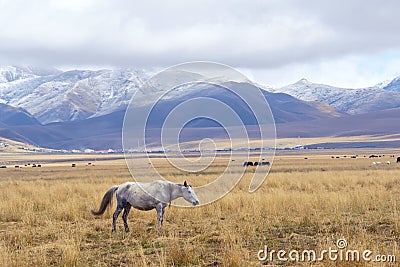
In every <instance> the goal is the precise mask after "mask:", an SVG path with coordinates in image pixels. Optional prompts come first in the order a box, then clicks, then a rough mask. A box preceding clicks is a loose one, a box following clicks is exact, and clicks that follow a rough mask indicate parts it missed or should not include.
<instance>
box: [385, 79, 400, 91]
mask: <svg viewBox="0 0 400 267" xmlns="http://www.w3.org/2000/svg"><path fill="white" fill-rule="evenodd" d="M383 89H385V90H389V91H395V92H400V77H397V78H395V79H393V80H392V81H391V82H389V83H388V84H386V85H385V86H384V87H383Z"/></svg>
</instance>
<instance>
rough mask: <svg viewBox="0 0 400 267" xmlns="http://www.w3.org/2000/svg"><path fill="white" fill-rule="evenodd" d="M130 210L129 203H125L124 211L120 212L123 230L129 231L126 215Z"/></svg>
mask: <svg viewBox="0 0 400 267" xmlns="http://www.w3.org/2000/svg"><path fill="white" fill-rule="evenodd" d="M130 211H131V204H129V203H127V204H126V206H125V208H124V213H123V214H122V219H123V220H124V226H125V232H129V226H128V215H129V212H130Z"/></svg>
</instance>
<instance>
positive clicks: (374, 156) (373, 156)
mask: <svg viewBox="0 0 400 267" xmlns="http://www.w3.org/2000/svg"><path fill="white" fill-rule="evenodd" d="M377 157H378V156H376V155H371V156H369V158H370V159H371V158H377Z"/></svg>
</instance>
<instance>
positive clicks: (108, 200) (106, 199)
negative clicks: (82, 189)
mask: <svg viewBox="0 0 400 267" xmlns="http://www.w3.org/2000/svg"><path fill="white" fill-rule="evenodd" d="M117 189H118V186H116V185H115V186H113V187H111V188H110V189H109V190H108V191H107V192H106V193H105V194H104V196H103V199H102V200H101V203H100V208H99V210H98V211H95V210H93V209H92V210H90V212H91V213H92V214H93V215H96V216H99V215H102V214H103V213H104V212H105V211H106V208H107V207H108V206H110V205H111V204H112V199H113V196H114V192H115V191H116V190H117Z"/></svg>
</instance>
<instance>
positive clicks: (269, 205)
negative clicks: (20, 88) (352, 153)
mask: <svg viewBox="0 0 400 267" xmlns="http://www.w3.org/2000/svg"><path fill="white" fill-rule="evenodd" d="M305 153H307V154H305ZM318 153H319V154H313V153H311V152H304V151H299V152H296V153H292V154H284V155H278V156H277V157H276V158H275V161H274V164H273V167H272V170H271V173H270V175H269V176H268V178H267V180H266V181H265V182H264V184H263V186H262V187H261V188H260V189H259V190H258V191H257V192H256V193H253V194H250V193H248V192H247V188H248V184H249V180H250V174H251V172H252V169H251V167H248V170H247V173H246V175H245V176H244V177H243V179H242V181H241V182H240V183H239V184H238V186H237V187H236V188H235V189H234V190H233V191H232V192H231V193H230V194H228V195H227V196H225V197H224V198H222V199H221V200H219V201H217V202H215V203H213V204H210V205H206V206H203V207H199V208H193V209H182V208H176V207H173V206H172V207H170V208H168V209H167V212H166V215H165V221H164V226H163V227H164V228H163V233H162V235H161V236H157V235H156V231H155V228H156V220H157V218H156V215H155V211H149V212H142V211H138V210H132V212H131V214H130V216H129V221H130V226H131V232H130V233H128V234H127V233H125V232H124V231H123V224H122V220H121V218H119V220H118V223H117V227H118V228H117V233H115V234H112V233H111V214H112V211H109V212H107V213H106V214H105V215H104V216H102V217H99V218H96V217H93V216H92V215H91V214H90V213H89V210H90V208H91V207H92V206H96V207H97V205H98V204H99V202H100V200H101V197H102V196H103V194H104V193H105V191H106V190H107V189H108V188H109V187H110V186H111V185H114V184H119V183H122V182H124V181H127V180H132V178H131V176H130V174H129V171H128V169H127V168H126V167H125V162H124V161H123V160H115V161H101V160H100V159H98V161H96V164H95V166H88V165H87V164H86V165H85V164H77V167H76V168H71V165H70V163H65V164H61V163H57V164H55V163H54V164H44V166H43V167H42V168H29V167H24V168H18V169H15V168H7V169H2V170H1V171H0V266H125V265H127V266H259V265H260V262H259V261H258V259H257V252H258V251H259V250H260V249H263V248H264V245H268V247H270V248H272V249H286V250H290V249H316V250H322V249H326V248H327V247H329V246H334V243H335V242H336V240H337V239H338V238H345V239H346V240H347V241H348V244H349V247H351V248H353V249H370V250H372V251H374V252H375V253H380V254H390V255H391V254H394V255H396V256H398V259H397V260H398V261H399V260H400V255H398V251H397V247H398V242H399V235H400V220H399V212H400V207H399V204H400V176H399V173H400V172H399V171H400V164H391V165H382V166H372V165H371V159H368V157H365V158H364V157H362V156H360V157H358V158H356V159H352V158H350V157H346V158H343V157H341V158H340V159H336V158H334V159H332V158H331V155H330V154H323V153H321V152H318ZM386 154H387V155H389V153H386ZM305 156H306V157H307V158H308V159H307V160H304V157H305ZM41 160H43V161H44V159H41ZM74 160H77V158H74ZM225 160H226V159H225V158H223V157H221V158H218V159H217V160H216V162H214V164H213V166H212V167H210V168H208V169H207V170H205V171H204V172H203V173H201V175H198V174H191V175H183V174H182V173H181V172H178V171H175V170H174V169H172V168H171V167H170V166H169V165H168V164H167V163H165V161H164V159H156V160H155V164H158V166H159V168H160V170H161V172H163V174H164V175H166V176H167V177H168V179H171V180H172V179H173V180H176V181H179V182H182V181H183V179H186V180H188V182H190V183H191V184H193V185H199V184H203V183H204V181H209V180H212V179H213V178H215V175H216V173H219V172H220V171H221V170H222V168H223V165H224V164H223V163H224V161H225ZM384 160H385V161H386V160H390V159H389V157H388V156H385V157H384V158H383V159H382V161H384ZM236 162H237V164H238V167H237V168H238V169H237V170H238V171H239V170H241V169H240V168H243V167H242V166H241V163H242V162H240V159H237V160H236ZM114 205H115V203H114ZM113 208H114V207H113ZM275 264H283V266H292V265H293V264H294V263H293V262H288V263H286V265H285V263H279V262H275ZM298 264H299V265H304V266H308V265H309V263H298ZM357 264H358V265H357ZM355 265H357V266H370V265H368V264H366V263H364V262H359V263H354V262H351V263H348V262H330V261H324V262H320V263H318V262H316V263H315V264H314V266H355ZM385 266H390V264H387V265H385ZM393 266H395V265H394V264H393Z"/></svg>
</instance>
